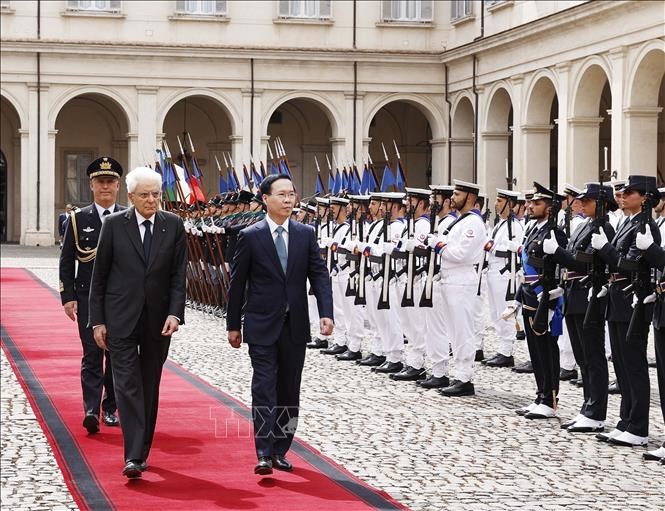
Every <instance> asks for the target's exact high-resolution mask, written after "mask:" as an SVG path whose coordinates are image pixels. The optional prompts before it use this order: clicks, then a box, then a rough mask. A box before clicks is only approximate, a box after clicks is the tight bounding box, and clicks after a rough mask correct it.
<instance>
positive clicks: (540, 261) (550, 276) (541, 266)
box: [529, 194, 561, 335]
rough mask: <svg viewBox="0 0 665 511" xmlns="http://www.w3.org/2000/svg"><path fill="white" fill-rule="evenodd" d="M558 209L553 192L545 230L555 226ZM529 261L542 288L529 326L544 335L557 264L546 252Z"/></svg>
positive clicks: (547, 327)
mask: <svg viewBox="0 0 665 511" xmlns="http://www.w3.org/2000/svg"><path fill="white" fill-rule="evenodd" d="M560 210H561V202H560V201H559V199H558V197H557V196H556V194H555V196H554V198H553V199H552V206H551V207H550V214H549V216H548V218H547V231H548V232H550V233H551V232H552V231H554V229H556V227H557V217H558V215H559V211H560ZM529 263H530V264H531V265H532V266H533V267H534V268H537V269H538V277H539V281H540V286H541V287H542V289H543V291H542V293H541V295H540V299H539V300H538V308H537V309H536V313H535V315H534V317H533V323H532V325H531V328H532V329H533V331H534V333H535V334H536V335H544V334H545V333H547V331H548V330H549V305H550V293H551V292H552V291H553V290H554V289H555V288H556V287H557V278H556V268H557V265H556V262H555V261H554V260H553V258H552V256H550V255H548V254H543V257H542V258H540V257H534V256H532V255H530V256H529Z"/></svg>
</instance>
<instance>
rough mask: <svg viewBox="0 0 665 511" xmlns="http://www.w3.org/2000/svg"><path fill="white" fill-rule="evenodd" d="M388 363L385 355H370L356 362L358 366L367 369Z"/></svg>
mask: <svg viewBox="0 0 665 511" xmlns="http://www.w3.org/2000/svg"><path fill="white" fill-rule="evenodd" d="M385 361H386V357H384V356H383V355H375V354H374V353H370V354H369V355H367V356H366V357H365V358H362V359H360V360H358V361H357V362H356V364H358V365H361V366H367V367H378V366H380V365H381V364H383V363H384V362H385Z"/></svg>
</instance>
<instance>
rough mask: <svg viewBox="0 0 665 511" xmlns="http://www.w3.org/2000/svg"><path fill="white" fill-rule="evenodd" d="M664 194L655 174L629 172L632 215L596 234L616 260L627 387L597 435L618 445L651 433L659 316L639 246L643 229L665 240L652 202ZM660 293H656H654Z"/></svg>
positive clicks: (620, 358)
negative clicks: (615, 414)
mask: <svg viewBox="0 0 665 511" xmlns="http://www.w3.org/2000/svg"><path fill="white" fill-rule="evenodd" d="M659 198H660V194H659V193H658V189H657V186H656V178H655V177H653V176H629V177H628V183H627V184H626V186H625V187H624V188H623V190H622V201H623V206H624V212H625V213H626V214H627V215H628V216H627V217H626V219H625V220H624V221H623V223H622V224H621V225H620V226H619V230H618V231H617V233H616V234H615V235H614V238H612V241H611V242H609V241H608V237H607V236H606V235H605V233H604V232H603V231H601V232H600V233H595V234H593V236H592V237H591V246H592V247H593V248H595V249H596V250H598V251H599V253H600V255H601V257H602V258H603V260H604V261H605V262H606V263H607V264H608V265H609V266H610V272H612V273H610V279H609V280H610V286H609V302H608V306H607V321H608V327H609V331H610V342H611V343H612V363H613V364H614V371H615V373H616V375H617V381H618V383H619V389H620V391H621V408H620V410H619V416H620V420H619V422H618V423H617V425H616V428H615V429H614V430H612V431H611V432H609V433H600V434H598V435H597V438H598V439H599V440H601V441H609V442H610V443H612V444H615V445H622V446H629V447H633V446H643V445H646V444H647V443H648V440H649V438H648V436H649V401H650V388H649V366H648V362H647V357H646V350H647V337H648V335H649V321H650V320H651V319H652V317H653V309H654V305H653V301H654V300H653V299H651V300H647V301H646V303H645V299H646V298H647V297H649V295H651V294H652V292H653V290H652V289H650V285H649V282H650V281H651V267H650V265H649V263H648V261H646V260H645V259H644V258H642V257H641V256H642V251H641V250H640V249H639V248H637V244H636V238H637V233H638V232H640V231H641V232H645V231H646V229H650V230H651V234H652V237H653V239H654V241H655V243H657V244H658V245H660V242H661V240H660V231H659V229H658V226H657V225H656V222H655V221H654V220H653V219H652V218H651V208H652V207H653V206H654V205H655V204H656V203H657V201H658V199H659ZM654 298H655V297H654Z"/></svg>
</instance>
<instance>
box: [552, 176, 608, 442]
mask: <svg viewBox="0 0 665 511" xmlns="http://www.w3.org/2000/svg"><path fill="white" fill-rule="evenodd" d="M577 199H578V200H579V201H580V204H581V205H582V211H583V212H584V215H585V216H586V219H585V220H583V221H582V222H581V223H580V224H578V225H577V227H576V228H575V229H574V231H573V233H572V236H571V237H570V239H569V241H568V246H567V247H566V248H562V247H560V246H559V245H558V243H557V242H556V239H555V236H553V235H550V237H549V238H546V239H545V240H544V241H543V250H544V252H545V253H546V254H550V255H552V256H553V258H554V260H555V261H556V262H557V263H558V264H559V265H560V266H561V267H563V268H565V269H566V270H565V271H564V272H563V281H564V282H565V295H564V316H565V321H566V324H567V326H568V332H569V335H570V341H571V345H572V350H573V353H574V354H575V361H576V362H577V365H578V366H579V368H580V372H581V374H582V382H583V389H584V401H583V403H582V407H581V409H580V412H579V414H578V415H577V417H575V418H573V419H572V420H570V421H567V422H564V423H563V424H562V425H561V427H562V429H567V430H568V431H569V432H571V433H594V432H600V431H603V430H604V427H605V418H606V415H607V384H608V372H607V359H606V358H605V310H606V308H607V297H606V293H601V291H602V289H603V286H605V285H606V284H607V279H606V271H605V270H606V264H605V263H604V262H603V261H602V259H600V258H599V256H598V255H597V254H594V250H593V248H592V247H591V236H592V234H593V233H594V232H595V231H596V230H597V229H602V230H603V231H604V232H605V235H606V236H607V238H608V239H611V238H613V237H614V229H613V228H612V225H611V224H610V222H609V218H608V216H607V212H609V211H614V210H616V208H617V205H616V202H615V201H614V197H613V190H612V187H611V186H607V185H602V187H601V184H600V183H587V185H586V189H585V190H584V191H583V192H582V193H581V194H579V195H578V196H577ZM589 297H591V298H589Z"/></svg>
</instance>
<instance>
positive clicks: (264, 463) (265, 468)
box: [254, 456, 272, 476]
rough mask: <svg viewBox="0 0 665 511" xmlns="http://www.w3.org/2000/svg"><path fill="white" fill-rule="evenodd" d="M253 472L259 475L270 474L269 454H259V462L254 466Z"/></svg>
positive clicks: (270, 461)
mask: <svg viewBox="0 0 665 511" xmlns="http://www.w3.org/2000/svg"><path fill="white" fill-rule="evenodd" d="M254 473H255V474H258V475H260V476H267V475H268V474H272V459H271V458H270V456H261V457H260V458H259V462H258V463H257V464H256V466H255V467H254Z"/></svg>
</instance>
